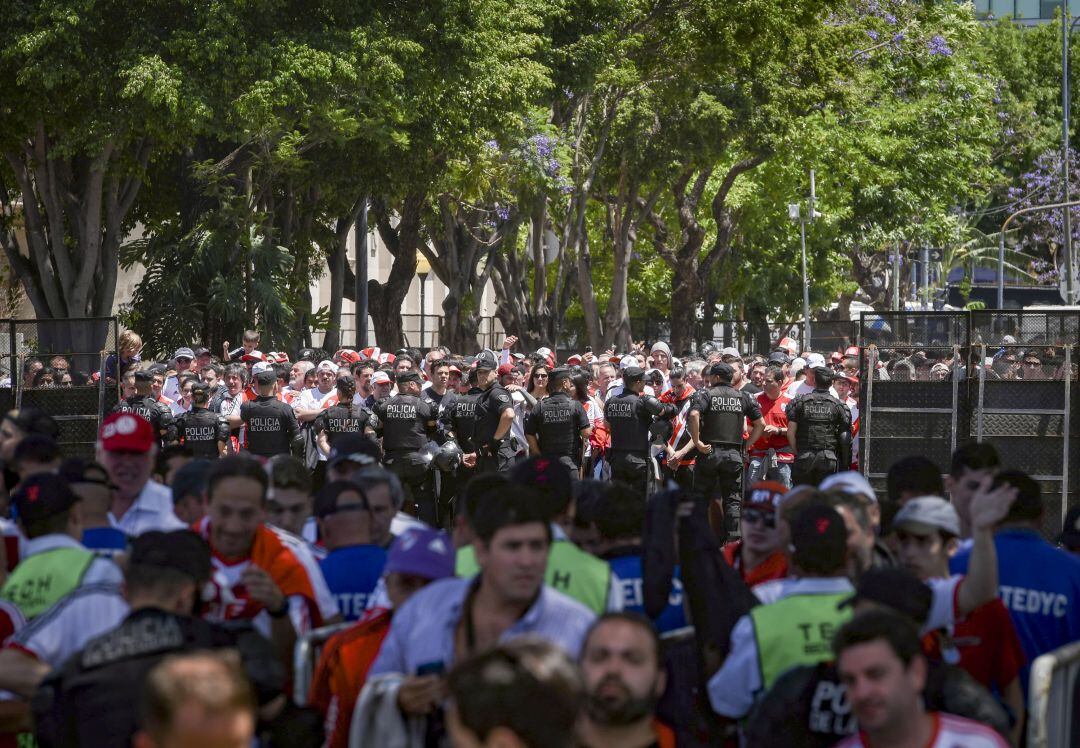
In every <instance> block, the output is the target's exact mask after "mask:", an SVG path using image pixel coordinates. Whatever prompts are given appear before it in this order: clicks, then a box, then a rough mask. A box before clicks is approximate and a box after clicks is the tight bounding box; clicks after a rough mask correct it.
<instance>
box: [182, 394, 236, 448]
mask: <svg viewBox="0 0 1080 748" xmlns="http://www.w3.org/2000/svg"><path fill="white" fill-rule="evenodd" d="M209 402H210V387H209V385H207V384H206V383H205V382H195V383H193V384H192V385H191V410H189V411H188V412H187V413H184V414H182V415H181V416H180V417H179V418H177V419H176V432H177V434H179V436H180V440H181V441H182V442H183V443H184V446H186V447H187V448H188V449H190V450H191V454H192V455H193V456H195V457H203V458H206V459H214V458H216V457H220V456H222V455H224V454H225V449H226V446H227V445H228V443H229V424H228V422H227V421H226V420H225V416H223V415H221V414H220V413H214V412H212V411H211V410H209V409H208V408H207V407H206V406H207V403H209Z"/></svg>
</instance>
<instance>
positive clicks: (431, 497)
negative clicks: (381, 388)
mask: <svg viewBox="0 0 1080 748" xmlns="http://www.w3.org/2000/svg"><path fill="white" fill-rule="evenodd" d="M372 414H373V415H374V418H373V419H372V424H373V425H374V426H375V430H376V432H378V433H380V434H381V435H382V445H383V454H384V457H383V464H384V465H385V466H386V467H387V468H388V469H389V470H391V471H393V472H394V474H395V475H397V477H398V478H400V479H401V485H402V487H403V488H404V489H405V500H406V501H407V502H410V503H412V504H415V506H416V507H417V510H418V512H417V516H419V518H420V519H421V520H422V521H424V522H427V523H428V524H432V525H433V524H435V522H436V519H437V517H436V510H435V487H434V484H433V482H432V475H431V471H430V465H429V464H428V463H427V462H425V461H424V459H423V458H422V457H421V456H420V450H422V449H423V448H424V447H425V446H426V445H427V443H428V442H429V441H430V440H431V436H432V435H434V433H435V426H436V424H435V411H434V410H433V409H432V407H431V404H430V403H428V402H426V401H424V400H422V399H420V398H419V397H418V396H416V395H394V396H393V397H391V398H388V399H386V400H382V401H380V402H377V403H375V407H374V408H372Z"/></svg>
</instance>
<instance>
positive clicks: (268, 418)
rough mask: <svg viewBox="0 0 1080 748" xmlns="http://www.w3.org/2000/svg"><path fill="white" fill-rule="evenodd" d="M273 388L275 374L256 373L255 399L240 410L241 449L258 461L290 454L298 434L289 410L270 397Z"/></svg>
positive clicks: (298, 429) (286, 406)
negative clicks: (242, 441) (242, 446)
mask: <svg viewBox="0 0 1080 748" xmlns="http://www.w3.org/2000/svg"><path fill="white" fill-rule="evenodd" d="M276 384H277V374H275V373H274V371H273V370H272V369H268V370H266V371H260V372H259V373H258V374H256V375H255V387H256V389H257V391H258V393H259V395H258V397H256V398H255V399H254V400H249V401H248V402H246V403H243V404H242V405H241V406H240V422H241V423H242V424H243V426H244V449H246V450H247V451H248V452H250V453H251V454H253V455H256V456H258V457H267V458H269V457H274V456H276V455H287V454H290V452H291V450H292V443H293V440H294V439H296V435H297V434H298V433H299V432H300V425H299V424H298V423H297V422H296V414H295V413H294V412H293V409H292V408H291V407H290V406H288V405H286V404H285V403H283V402H282V401H281V400H278V399H277V398H276V397H274V386H275V385H276Z"/></svg>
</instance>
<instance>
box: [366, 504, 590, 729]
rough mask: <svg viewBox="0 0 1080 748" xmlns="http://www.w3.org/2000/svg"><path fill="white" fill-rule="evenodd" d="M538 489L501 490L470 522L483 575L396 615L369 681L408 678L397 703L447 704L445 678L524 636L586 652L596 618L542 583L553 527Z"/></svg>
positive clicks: (439, 587) (448, 584)
mask: <svg viewBox="0 0 1080 748" xmlns="http://www.w3.org/2000/svg"><path fill="white" fill-rule="evenodd" d="M542 503H543V502H542V497H539V496H538V495H537V493H536V492H535V490H534V489H531V488H528V487H524V486H519V487H515V488H514V490H513V491H512V492H510V491H507V490H506V489H505V487H498V488H496V489H494V490H492V491H490V492H489V493H488V494H486V495H484V496H481V497H480V499H479V501H478V502H477V509H476V512H475V514H474V516H473V517H472V518H471V520H472V525H473V527H474V530H475V531H476V535H477V538H476V545H475V547H476V558H477V562H478V564H479V566H480V573H479V574H478V575H477V576H475V577H472V578H469V579H444V580H441V581H438V582H434V583H432V584H430V585H428V586H427V587H425V588H424V589H422V590H421V591H419V592H417V593H416V594H415V595H414V596H413V597H412V598H410V599H409V602H408V603H406V604H405V605H404V606H403V607H402V608H401V610H400V611H398V612H397V613H396V614H395V615H394V621H393V624H392V625H391V627H390V632H389V634H388V635H387V637H386V640H385V641H384V642H383V646H382V650H381V651H380V652H379V656H378V658H377V659H376V660H375V663H374V665H373V666H372V668H371V672H370V676H374V675H379V674H381V673H404V674H405V675H406V676H408V677H407V678H406V679H405V681H404V682H403V684H402V686H401V690H400V692H399V695H398V704H399V706H401V707H402V709H403V711H405V712H406V713H408V714H417V715H419V714H426V713H428V712H430V711H431V710H433V709H434V708H435V707H436V706H437V705H438V704H440V703H441V701H442V699H443V695H444V690H445V686H444V680H443V678H442V674H443V673H444V672H446V671H448V670H450V668H451V667H452V666H453V665H454V664H455V663H456V662H460V661H462V660H465V659H467V658H468V657H470V656H472V655H475V654H478V653H480V652H485V651H487V650H489V649H492V648H493V647H495V646H496V645H498V644H500V643H502V642H505V641H508V640H510V639H514V638H516V637H519V636H526V635H528V636H535V637H539V638H541V639H545V640H547V641H549V642H551V643H552V644H555V645H557V646H559V647H562V648H563V649H564V650H566V652H567V654H568V655H570V657H572V658H576V657H577V655H578V652H579V650H580V649H581V645H582V642H583V640H584V637H585V634H586V632H587V631H588V629H589V626H590V625H591V624H592V621H593V619H594V615H593V613H592V612H591V611H589V609H588V608H586V607H585V606H584V605H582V604H581V603H578V602H576V601H575V600H572V599H571V598H569V597H567V596H566V595H563V594H562V593H560V592H557V591H555V590H554V589H552V588H551V587H548V586H547V585H545V584H544V572H545V569H546V566H547V556H548V548H549V547H550V545H551V528H550V526H549V525H548V523H547V522H545V521H544V518H543V517H541V515H540V511H539V510H538V508H537V507H538V506H540V505H541V504H542Z"/></svg>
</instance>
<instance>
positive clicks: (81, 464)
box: [58, 457, 116, 489]
mask: <svg viewBox="0 0 1080 748" xmlns="http://www.w3.org/2000/svg"><path fill="white" fill-rule="evenodd" d="M58 472H59V473H60V477H62V478H63V479H64V480H66V481H67V482H68V483H69V484H72V483H93V484H95V485H98V486H105V487H106V488H111V489H115V488H116V486H115V485H113V482H112V481H111V480H110V479H109V471H108V470H106V469H105V466H104V465H101V464H100V463H97V462H89V461H87V460H84V459H83V458H82V457H68V458H67V459H66V460H64V461H63V462H62V463H60V470H59V471H58Z"/></svg>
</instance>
